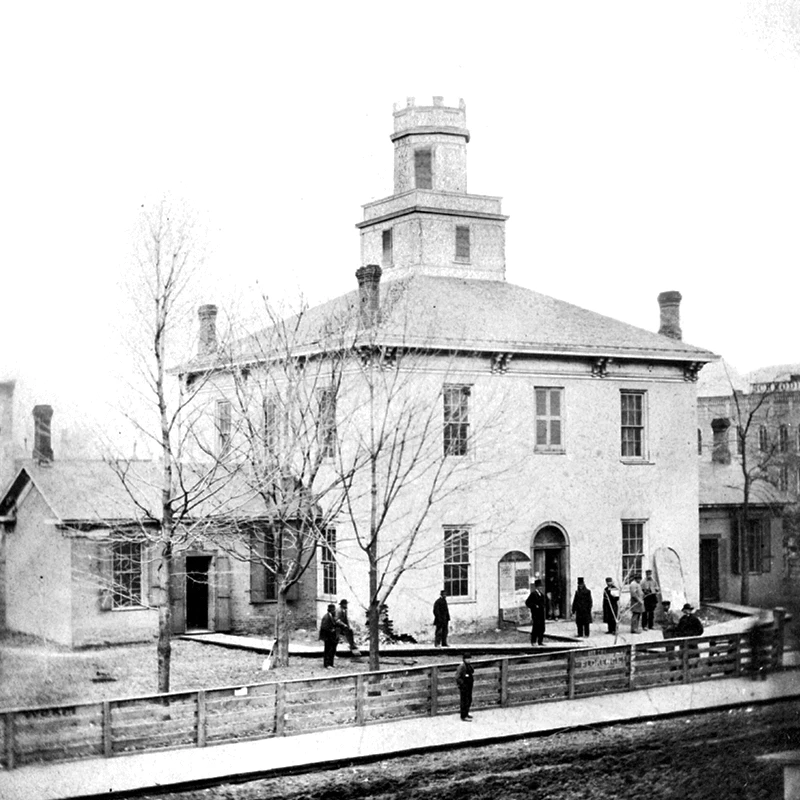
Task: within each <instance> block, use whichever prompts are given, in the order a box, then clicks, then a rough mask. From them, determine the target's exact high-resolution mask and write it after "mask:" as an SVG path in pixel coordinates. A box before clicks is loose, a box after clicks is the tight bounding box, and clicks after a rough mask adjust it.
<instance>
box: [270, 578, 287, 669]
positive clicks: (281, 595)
mask: <svg viewBox="0 0 800 800" xmlns="http://www.w3.org/2000/svg"><path fill="white" fill-rule="evenodd" d="M288 591H289V587H288V586H283V585H281V586H280V587H279V588H278V602H277V603H276V605H275V644H274V645H273V650H272V664H273V666H276V667H288V666H289V627H290V626H289V620H288V616H289V609H288V606H287V604H286V593H287V592H288Z"/></svg>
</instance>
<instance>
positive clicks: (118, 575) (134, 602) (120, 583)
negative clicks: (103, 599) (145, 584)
mask: <svg viewBox="0 0 800 800" xmlns="http://www.w3.org/2000/svg"><path fill="white" fill-rule="evenodd" d="M111 580H112V586H111V605H112V608H131V607H132V606H140V605H141V604H142V545H141V543H139V542H114V543H113V545H112V549H111Z"/></svg>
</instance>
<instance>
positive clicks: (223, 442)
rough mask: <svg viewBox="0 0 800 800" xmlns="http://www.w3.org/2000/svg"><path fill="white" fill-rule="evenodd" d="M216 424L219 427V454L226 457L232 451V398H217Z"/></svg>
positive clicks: (220, 456)
mask: <svg viewBox="0 0 800 800" xmlns="http://www.w3.org/2000/svg"><path fill="white" fill-rule="evenodd" d="M215 425H216V429H217V456H218V457H219V458H224V457H225V456H227V455H228V454H229V453H230V451H231V403H230V400H217V407H216V414H215Z"/></svg>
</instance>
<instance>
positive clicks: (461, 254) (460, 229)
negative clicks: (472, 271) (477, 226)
mask: <svg viewBox="0 0 800 800" xmlns="http://www.w3.org/2000/svg"><path fill="white" fill-rule="evenodd" d="M469 259H470V241H469V225H456V261H469Z"/></svg>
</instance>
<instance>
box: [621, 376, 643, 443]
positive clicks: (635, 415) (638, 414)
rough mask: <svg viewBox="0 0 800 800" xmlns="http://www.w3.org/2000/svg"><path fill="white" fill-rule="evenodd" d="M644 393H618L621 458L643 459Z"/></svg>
mask: <svg viewBox="0 0 800 800" xmlns="http://www.w3.org/2000/svg"><path fill="white" fill-rule="evenodd" d="M644 401H645V392H633V391H622V392H620V410H621V423H622V425H621V437H622V448H621V455H622V457H623V458H644V457H645V443H646V429H645V421H646V420H645V402H644Z"/></svg>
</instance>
